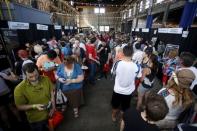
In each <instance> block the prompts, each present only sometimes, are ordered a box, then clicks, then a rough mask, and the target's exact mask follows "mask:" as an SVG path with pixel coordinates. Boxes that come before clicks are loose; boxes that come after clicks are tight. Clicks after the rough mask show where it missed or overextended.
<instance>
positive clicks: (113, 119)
mask: <svg viewBox="0 0 197 131" xmlns="http://www.w3.org/2000/svg"><path fill="white" fill-rule="evenodd" d="M118 112H119V110H118V109H112V121H113V122H115V121H116V115H117V113H118Z"/></svg>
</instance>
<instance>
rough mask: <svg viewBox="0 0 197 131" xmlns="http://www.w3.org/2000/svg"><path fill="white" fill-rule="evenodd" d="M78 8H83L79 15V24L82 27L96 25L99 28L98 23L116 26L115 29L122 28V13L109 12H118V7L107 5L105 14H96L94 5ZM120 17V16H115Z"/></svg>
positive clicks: (111, 26)
mask: <svg viewBox="0 0 197 131" xmlns="http://www.w3.org/2000/svg"><path fill="white" fill-rule="evenodd" d="M78 8H82V11H81V13H80V14H81V15H82V16H80V17H79V23H78V24H79V26H80V27H94V28H96V29H98V25H100V26H109V25H110V28H114V29H115V30H119V29H120V21H121V19H120V14H118V13H116V14H114V13H110V14H109V12H116V11H118V10H117V9H118V8H115V7H114V8H112V7H106V8H105V14H103V15H97V14H94V7H93V6H81V7H78ZM114 17H119V18H114Z"/></svg>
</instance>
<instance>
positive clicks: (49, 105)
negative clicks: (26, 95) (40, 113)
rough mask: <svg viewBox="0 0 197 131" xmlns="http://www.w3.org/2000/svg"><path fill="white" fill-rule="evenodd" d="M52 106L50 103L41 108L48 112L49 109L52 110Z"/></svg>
mask: <svg viewBox="0 0 197 131" xmlns="http://www.w3.org/2000/svg"><path fill="white" fill-rule="evenodd" d="M51 106H52V103H51V102H50V101H49V103H48V104H45V105H43V106H41V107H42V108H43V109H44V110H47V109H50V108H51Z"/></svg>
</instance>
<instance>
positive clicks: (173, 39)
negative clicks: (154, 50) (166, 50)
mask: <svg viewBox="0 0 197 131" xmlns="http://www.w3.org/2000/svg"><path fill="white" fill-rule="evenodd" d="M158 38H159V40H161V41H163V42H164V43H165V44H174V45H181V43H182V34H166V33H158Z"/></svg>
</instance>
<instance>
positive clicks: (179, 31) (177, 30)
mask: <svg viewBox="0 0 197 131" xmlns="http://www.w3.org/2000/svg"><path fill="white" fill-rule="evenodd" d="M182 31H183V28H168V33H169V34H182Z"/></svg>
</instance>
